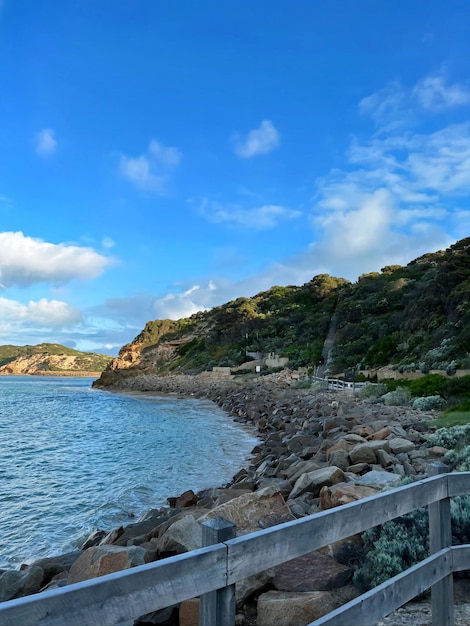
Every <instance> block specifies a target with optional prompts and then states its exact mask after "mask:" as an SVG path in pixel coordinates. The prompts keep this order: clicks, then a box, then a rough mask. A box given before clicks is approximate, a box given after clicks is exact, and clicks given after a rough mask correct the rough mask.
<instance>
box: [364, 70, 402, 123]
mask: <svg viewBox="0 0 470 626" xmlns="http://www.w3.org/2000/svg"><path fill="white" fill-rule="evenodd" d="M406 109H407V94H406V92H405V90H404V89H403V87H402V86H401V84H400V83H399V82H398V81H392V82H390V83H388V84H387V85H386V86H385V87H384V88H383V89H379V90H378V91H376V92H374V93H373V94H371V95H370V96H366V97H365V98H362V100H360V102H359V111H360V113H362V114H364V115H369V116H370V117H371V118H372V119H373V120H374V121H375V123H376V124H378V125H384V124H386V125H387V127H388V128H390V127H397V126H400V125H402V123H403V118H404V115H403V112H404V111H406Z"/></svg>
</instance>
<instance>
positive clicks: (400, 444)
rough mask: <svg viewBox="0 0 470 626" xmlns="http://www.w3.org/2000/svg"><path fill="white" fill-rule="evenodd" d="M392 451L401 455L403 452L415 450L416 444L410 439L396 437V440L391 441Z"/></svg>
mask: <svg viewBox="0 0 470 626" xmlns="http://www.w3.org/2000/svg"><path fill="white" fill-rule="evenodd" d="M389 444H390V450H391V451H392V452H393V453H394V454H401V453H402V452H410V451H411V450H414V449H415V447H416V446H415V444H414V443H413V442H412V441H409V440H408V439H404V438H402V437H395V438H394V439H389Z"/></svg>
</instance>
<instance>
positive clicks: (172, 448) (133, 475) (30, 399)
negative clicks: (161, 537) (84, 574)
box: [0, 376, 257, 568]
mask: <svg viewBox="0 0 470 626" xmlns="http://www.w3.org/2000/svg"><path fill="white" fill-rule="evenodd" d="M92 380H93V379H91V378H59V377H47V378H46V377H23V376H20V377H16V376H11V377H9V376H0V568H16V567H17V566H18V565H20V564H21V563H30V562H32V561H33V560H35V559H37V558H40V557H43V556H52V555H55V554H60V553H62V552H66V551H68V550H71V549H73V548H75V547H77V546H78V545H80V543H81V542H82V541H83V540H84V539H86V537H87V536H88V535H89V533H90V532H91V531H93V530H94V529H97V528H100V529H103V530H111V529H113V528H114V527H117V526H119V525H121V524H126V523H132V522H133V521H135V520H136V518H138V517H139V515H141V514H142V513H144V512H145V511H147V510H149V509H151V508H159V507H160V506H163V505H166V504H167V501H166V499H167V498H168V497H169V496H177V495H179V494H180V493H182V492H183V491H185V490H186V489H193V490H194V491H197V490H200V489H203V488H206V487H210V486H218V485H221V484H223V483H224V482H228V481H229V480H230V479H231V478H232V476H233V475H234V474H235V473H236V472H237V471H238V469H239V468H240V467H241V466H243V465H244V464H245V462H246V459H247V458H248V456H249V453H250V452H251V450H252V448H253V446H254V444H255V443H256V441H257V440H256V438H255V436H254V433H252V432H250V431H248V430H246V429H244V428H242V427H240V426H239V425H237V424H234V423H233V421H232V420H231V419H230V418H229V417H227V416H226V414H225V413H224V412H223V411H221V410H220V409H219V408H218V407H217V406H215V405H214V404H213V403H211V402H209V401H204V400H196V399H177V398H172V397H158V396H150V395H138V396H136V395H132V396H131V395H124V394H115V393H109V392H106V391H100V390H95V389H92V388H91V383H92ZM134 516H135V517H134Z"/></svg>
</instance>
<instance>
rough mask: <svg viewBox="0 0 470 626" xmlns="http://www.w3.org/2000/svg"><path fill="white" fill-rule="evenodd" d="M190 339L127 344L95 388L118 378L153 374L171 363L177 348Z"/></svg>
mask: <svg viewBox="0 0 470 626" xmlns="http://www.w3.org/2000/svg"><path fill="white" fill-rule="evenodd" d="M191 338H192V337H189V338H188V337H186V338H184V339H175V340H173V341H163V342H162V343H159V344H158V345H151V346H149V345H145V344H144V343H139V342H137V343H133V342H132V343H128V344H127V345H125V346H123V347H122V348H121V350H120V351H119V354H118V356H117V357H116V358H115V359H113V360H112V361H111V363H110V364H109V365H108V367H107V368H106V369H105V370H104V372H102V374H101V377H100V379H99V381H97V383H98V385H97V386H108V385H111V384H113V383H115V382H116V381H117V380H118V379H120V378H127V377H129V376H137V375H138V374H152V373H155V372H156V371H157V370H158V369H159V368H161V367H162V366H165V365H168V364H169V363H171V361H172V360H174V359H175V358H176V357H177V355H178V348H179V347H180V346H181V345H183V344H185V343H187V342H188V341H189V340H190V339H191Z"/></svg>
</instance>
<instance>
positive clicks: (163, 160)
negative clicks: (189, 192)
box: [119, 139, 181, 194]
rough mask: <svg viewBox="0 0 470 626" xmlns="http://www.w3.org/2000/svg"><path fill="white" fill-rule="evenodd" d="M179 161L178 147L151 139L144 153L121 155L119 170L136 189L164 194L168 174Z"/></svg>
mask: <svg viewBox="0 0 470 626" xmlns="http://www.w3.org/2000/svg"><path fill="white" fill-rule="evenodd" d="M180 162H181V153H180V151H179V150H178V148H174V147H167V146H164V145H162V144H161V143H159V142H158V141H155V140H154V139H152V140H151V142H150V144H149V147H148V149H147V152H146V153H145V154H142V155H140V156H137V157H130V156H126V155H122V156H121V159H120V162H119V172H120V174H121V175H122V176H123V177H124V178H126V179H127V180H128V181H129V182H131V183H132V184H133V185H134V186H135V187H137V188H138V189H141V190H144V191H150V192H153V193H157V194H164V193H166V191H167V186H168V183H169V180H170V174H171V172H172V171H173V170H174V169H175V168H176V167H177V166H178V165H179V164H180Z"/></svg>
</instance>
